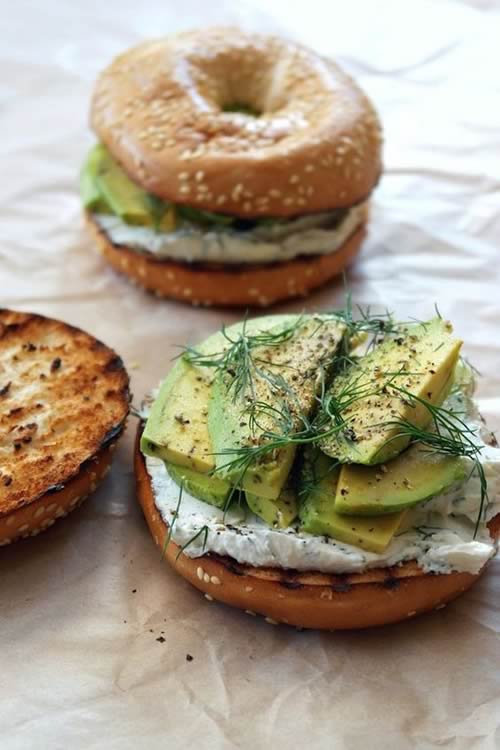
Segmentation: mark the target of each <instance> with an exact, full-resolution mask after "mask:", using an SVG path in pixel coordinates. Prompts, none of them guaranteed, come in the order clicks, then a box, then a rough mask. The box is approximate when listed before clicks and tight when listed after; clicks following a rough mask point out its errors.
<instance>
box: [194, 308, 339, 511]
mask: <svg viewBox="0 0 500 750" xmlns="http://www.w3.org/2000/svg"><path fill="white" fill-rule="evenodd" d="M279 331H280V328H279V326H277V327H275V328H273V329H272V333H276V334H278V333H279ZM344 332H345V326H344V325H343V324H339V323H338V321H336V320H333V319H331V318H329V317H327V316H324V317H322V316H319V315H318V316H307V317H305V318H302V319H300V318H299V319H298V322H297V325H296V329H295V330H294V332H293V335H292V336H291V337H290V338H288V339H286V340H285V341H282V342H281V343H279V344H277V345H275V346H270V345H263V346H259V347H256V348H255V350H254V351H253V353H252V357H253V361H254V362H256V363H257V367H255V368H254V369H253V370H252V376H251V383H250V382H247V383H246V385H245V387H242V388H241V390H240V391H236V389H235V388H234V379H235V372H234V369H233V368H228V369H227V370H226V371H224V372H220V373H218V375H217V376H216V378H215V380H214V383H213V385H212V391H211V397H210V402H209V408H208V429H209V433H210V438H211V440H212V445H213V450H214V454H215V463H216V466H217V472H218V474H219V476H221V477H223V478H224V479H227V480H228V481H229V482H231V484H235V485H238V486H241V487H242V488H243V489H245V490H247V491H248V492H250V493H252V494H255V495H258V496H259V497H266V498H269V499H271V500H275V499H276V498H278V497H279V495H280V493H281V491H282V489H283V487H284V485H285V482H286V480H287V478H288V475H289V473H290V469H291V467H292V464H293V461H294V458H295V452H296V446H295V445H294V444H293V443H290V444H288V445H286V446H285V447H283V448H279V449H276V450H274V451H272V452H264V453H263V454H261V455H260V457H256V458H255V459H254V460H251V453H250V452H249V453H248V454H247V455H248V456H249V460H250V461H251V462H250V463H248V464H243V465H242V464H241V462H239V463H238V458H240V457H241V455H242V454H241V453H239V452H238V451H241V450H242V449H243V451H245V450H246V449H249V451H251V450H252V449H253V448H254V447H256V446H259V445H265V443H266V442H269V441H270V438H269V433H278V434H282V433H283V429H284V428H283V424H282V422H283V421H284V422H286V423H287V425H286V427H287V429H288V430H289V431H290V432H296V431H299V430H300V429H301V428H302V429H303V426H304V422H303V421H302V419H301V418H305V419H308V418H309V417H310V416H311V415H312V412H313V411H314V408H315V406H316V404H317V394H318V392H319V390H320V388H321V387H322V384H323V380H322V378H321V372H323V373H324V379H325V381H326V382H327V381H328V377H329V374H330V371H331V368H332V366H333V363H334V360H335V354H336V352H337V350H338V347H339V345H340V343H341V341H342V339H343V336H344ZM252 404H253V405H255V404H257V410H256V412H254V416H255V419H252V418H251V416H250V414H249V411H248V409H249V407H250V408H251V407H252ZM266 433H267V434H266Z"/></svg>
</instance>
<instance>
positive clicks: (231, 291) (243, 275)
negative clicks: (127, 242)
mask: <svg viewBox="0 0 500 750" xmlns="http://www.w3.org/2000/svg"><path fill="white" fill-rule="evenodd" d="M86 218H87V226H88V228H89V230H90V231H91V233H92V235H93V237H94V239H95V241H96V243H97V246H98V247H99V250H100V251H101V253H102V254H103V255H104V257H105V258H106V259H107V260H108V261H109V262H110V263H111V265H113V266H114V267H115V268H116V269H117V270H118V271H120V272H121V273H124V274H126V275H127V276H128V277H129V278H131V279H132V280H133V281H134V282H135V283H137V284H138V285H140V286H142V287H144V288H145V289H146V290H147V291H149V292H153V293H154V294H156V295H157V296H159V297H169V298H171V299H176V300H179V301H181V302H189V303H191V304H194V305H224V306H228V307H267V306H268V305H272V304H275V303H276V302H279V301H281V300H285V299H292V298H293V297H299V296H305V295H306V294H308V293H309V292H310V291H312V290H313V289H316V288H318V287H320V286H322V285H323V284H326V283H327V282H328V281H330V280H331V279H333V278H335V276H338V275H339V274H340V273H341V272H342V271H343V270H344V268H346V267H347V266H348V265H349V264H350V263H351V262H352V261H353V260H354V258H355V256H356V254H357V253H358V250H359V249H360V246H361V243H362V241H363V238H364V237H365V234H366V229H365V225H362V226H361V227H359V229H357V230H356V231H355V232H354V233H353V234H352V235H351V236H350V237H349V239H348V240H347V241H346V242H345V243H344V244H343V245H342V247H341V248H339V249H338V250H336V251H335V252H333V253H331V254H329V255H315V256H311V257H307V258H305V257H304V258H297V259H296V260H291V261H287V262H285V263H275V264H272V265H259V266H251V265H250V266H248V265H245V266H237V267H234V268H229V267H227V266H208V265H198V264H188V263H177V262H175V261H170V260H164V259H161V260H158V259H155V258H154V257H153V256H151V255H150V254H149V255H148V254H146V253H139V252H137V251H136V250H131V249H129V248H126V247H123V246H122V245H114V244H113V243H112V241H111V240H110V238H109V237H108V235H107V234H106V233H105V232H104V231H103V230H102V229H101V228H100V227H99V226H98V225H97V223H96V222H95V221H94V219H93V218H92V215H91V214H87V217H86Z"/></svg>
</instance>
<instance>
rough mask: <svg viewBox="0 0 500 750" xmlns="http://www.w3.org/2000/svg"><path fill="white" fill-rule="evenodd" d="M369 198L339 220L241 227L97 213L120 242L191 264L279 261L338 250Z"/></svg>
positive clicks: (325, 217)
mask: <svg viewBox="0 0 500 750" xmlns="http://www.w3.org/2000/svg"><path fill="white" fill-rule="evenodd" d="M366 213H367V207H366V203H363V204H360V205H359V206H354V207H353V208H351V209H350V210H349V211H348V213H347V214H346V216H345V217H344V219H343V220H342V221H341V222H340V223H339V224H334V225H331V224H332V217H333V215H332V214H329V213H322V214H312V215H309V216H301V217H299V218H297V219H291V220H290V221H286V222H277V223H276V224H272V225H264V226H257V227H255V228H254V229H250V230H246V231H241V230H236V229H231V228H230V227H223V226H219V227H217V229H208V228H206V229H205V228H201V227H199V226H197V225H195V224H186V225H184V226H182V227H180V228H179V229H177V230H175V231H173V232H156V231H155V230H154V229H151V228H149V227H140V226H131V225H129V224H126V223H125V222H124V221H122V219H120V218H119V217H118V216H114V215H112V214H95V215H94V219H95V221H96V222H97V224H98V225H99V226H100V228H101V229H102V230H103V231H104V232H105V233H106V234H107V235H108V237H109V238H110V239H111V241H112V242H113V243H114V244H116V245H125V246H126V247H128V248H131V249H133V250H137V251H138V252H149V253H152V254H153V255H155V256H157V257H158V258H169V259H171V260H178V261H182V262H185V263H196V262H198V263H200V262H202V263H231V264H246V263H275V262H276V261H286V260H291V259H292V258H296V257H298V256H299V255H302V256H304V255H328V254H330V253H332V252H335V251H336V250H338V249H339V248H340V247H341V246H342V245H343V244H344V243H345V242H346V240H347V239H349V237H350V236H351V235H352V234H353V233H354V232H355V230H356V229H357V228H358V227H359V226H360V225H361V224H362V223H363V222H364V221H365V219H366Z"/></svg>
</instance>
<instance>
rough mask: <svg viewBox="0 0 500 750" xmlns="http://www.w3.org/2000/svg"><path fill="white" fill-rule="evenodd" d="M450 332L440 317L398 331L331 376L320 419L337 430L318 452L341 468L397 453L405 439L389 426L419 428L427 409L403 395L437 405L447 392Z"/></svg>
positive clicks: (452, 358) (454, 348)
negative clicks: (403, 422)
mask: <svg viewBox="0 0 500 750" xmlns="http://www.w3.org/2000/svg"><path fill="white" fill-rule="evenodd" d="M451 330H452V329H451V326H450V324H449V323H448V322H446V321H444V320H442V319H441V318H435V319H433V320H431V321H429V322H427V323H419V324H410V325H405V326H401V327H400V328H399V330H398V332H397V333H396V334H395V335H391V336H390V337H387V338H386V339H385V340H384V341H383V342H382V343H381V344H379V345H378V346H376V347H375V349H373V350H372V351H371V352H370V353H368V354H366V355H365V356H364V357H361V358H360V359H359V360H358V361H357V362H354V363H353V364H352V365H351V366H350V367H349V368H348V369H347V370H346V371H345V372H343V373H340V374H339V375H337V377H336V378H335V379H334V381H333V383H332V386H331V388H330V390H329V392H328V394H327V397H326V399H325V405H326V408H325V406H324V408H323V411H322V414H321V415H320V419H322V420H323V421H324V423H325V425H326V427H325V429H330V427H337V428H338V429H337V431H336V432H335V433H334V434H331V435H329V436H328V437H326V438H324V439H323V440H322V441H320V443H319V445H320V447H321V449H322V450H323V451H324V452H325V453H326V454H328V455H329V456H331V457H333V458H337V459H338V461H340V462H341V463H358V464H368V465H370V464H379V463H384V462H386V461H389V460H390V459H391V458H394V457H395V456H397V455H398V454H399V453H401V451H403V450H404V449H405V448H406V447H407V445H408V444H409V442H410V437H409V436H406V435H405V436H398V433H399V432H400V431H401V430H400V428H399V427H398V425H397V424H395V423H397V422H399V421H400V420H407V421H408V422H410V423H411V424H412V425H414V426H416V427H420V428H422V429H424V428H426V427H427V425H428V424H429V423H430V421H431V415H430V413H429V411H428V409H426V407H425V406H424V405H423V404H421V403H419V402H415V401H413V402H412V401H411V397H409V396H408V394H411V395H413V396H416V397H417V398H419V399H422V400H424V401H427V402H429V403H430V404H432V405H435V406H440V405H441V404H442V403H443V401H444V399H445V398H446V396H447V394H448V392H449V390H450V388H451V385H452V383H453V371H454V368H455V365H456V363H457V359H458V355H459V352H460V347H461V345H462V342H461V341H460V340H458V339H455V338H452V336H451ZM397 388H401V389H403V390H404V391H405V393H401V392H398V391H397V390H396V389H397ZM332 414H333V415H334V416H331V415H332Z"/></svg>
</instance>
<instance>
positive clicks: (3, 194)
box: [0, 0, 500, 750]
mask: <svg viewBox="0 0 500 750" xmlns="http://www.w3.org/2000/svg"><path fill="white" fill-rule="evenodd" d="M292 6H293V7H292ZM499 11H500V6H499V4H498V3H496V2H494V0H491V1H490V2H487V1H486V0H483V1H482V2H479V1H477V2H469V3H467V2H462V3H460V2H438V1H436V2H417V0H414V1H413V2H412V1H408V0H401V1H400V2H396V1H395V0H394V2H368V0H366V1H365V2H360V1H358V0H356V1H355V2H353V1H352V0H349V2H347V1H346V0H344V2H342V3H334V2H318V1H317V0H315V1H313V0H308V1H307V2H306V1H305V0H303V1H302V2H297V3H291V2H285V0H280V1H279V2H272V3H271V2H267V3H266V2H264V0H261V2H260V3H258V2H254V3H253V2H252V3H251V2H248V3H240V4H238V3H235V2H229V0H226V1H225V2H221V3H218V4H216V3H205V2H203V1H202V0H198V1H196V0H182V2H177V3H175V2H173V1H172V0H164V1H163V2H157V3H156V2H153V1H152V0H150V1H147V2H143V3H141V2H137V0H136V1H135V2H132V1H131V0H124V1H123V2H119V0H106V1H104V0H101V1H100V2H97V1H96V0H91V1H88V2H85V1H84V0H80V1H79V2H76V1H73V2H63V0H59V2H57V1H56V0H50V1H48V0H47V1H46V2H44V3H41V2H36V0H32V1H31V2H29V1H28V0H21V1H19V2H7V0H1V1H0V19H1V21H0V24H1V27H2V30H1V32H0V70H1V77H0V156H1V165H2V169H1V173H2V179H1V180H0V231H1V243H0V303H1V304H2V305H3V306H9V307H14V308H19V309H26V310H32V311H36V312H42V313H45V314H48V315H54V316H57V317H60V318H63V319H64V320H67V321H68V322H71V323H73V324H76V325H80V326H82V327H84V328H86V329H88V330H89V331H90V332H92V333H94V334H95V335H97V336H99V337H100V338H102V339H104V340H105V341H106V342H107V343H109V344H111V345H113V346H114V347H115V348H116V349H117V350H118V351H119V352H120V354H121V355H122V356H123V357H124V359H125V361H126V363H127V364H128V365H129V366H130V367H131V368H132V369H131V375H132V380H133V391H134V394H135V402H136V403H139V402H140V400H141V397H142V396H143V394H144V393H145V391H146V390H147V389H148V388H150V387H151V386H152V385H153V384H155V383H156V382H157V380H158V379H159V378H160V377H161V376H162V375H163V374H165V372H166V370H167V368H168V366H169V360H170V358H171V357H172V355H173V354H174V353H175V350H174V348H173V347H174V344H176V343H183V342H186V340H191V341H194V340H197V339H199V338H202V337H203V336H204V335H206V334H208V333H209V332H210V331H212V330H214V329H215V328H216V327H217V326H219V325H220V323H221V322H222V321H223V320H233V319H235V317H236V316H235V315H232V314H229V313H225V312H221V311H216V310H212V311H205V310H198V309H190V308H188V307H183V306H180V305H177V304H173V303H172V304H169V303H168V302H160V301H158V300H156V299H154V298H151V297H148V296H145V295H143V294H142V293H141V292H140V291H139V290H137V289H135V288H134V287H132V286H130V285H128V284H127V283H126V282H125V281H124V280H123V279H121V278H119V277H118V276H116V275H115V274H114V272H113V271H111V270H109V269H108V268H107V267H106V265H105V264H104V262H103V261H102V260H101V259H100V257H98V255H97V254H96V253H95V252H94V250H93V248H92V244H91V242H90V241H89V239H88V238H87V237H86V235H85V233H84V230H83V227H82V221H81V215H80V204H79V199H78V192H77V173H78V169H79V166H80V163H81V161H82V159H83V157H84V154H85V151H86V149H87V147H88V146H89V144H90V143H91V142H92V138H91V136H90V135H89V133H88V131H87V125H86V120H87V110H88V101H89V96H90V92H91V88H92V82H93V80H94V78H95V75H96V73H97V72H98V71H99V69H100V68H102V67H103V66H104V65H105V64H107V63H108V61H109V60H110V58H111V57H112V56H113V55H114V54H116V53H118V52H119V51H121V50H122V49H124V48H126V47H128V46H129V45H131V44H133V43H135V42H137V41H139V40H141V39H142V38H144V37H148V36H158V35H161V34H163V33H167V32H169V31H172V30H174V29H177V28H185V27H192V26H198V25H202V24H204V23H216V22H221V21H224V22H227V21H229V22H236V23H239V24H241V25H245V26H250V27H255V28H261V29H266V30H271V31H279V32H282V33H285V34H287V35H289V36H291V37H295V38H298V39H300V40H302V41H304V42H306V43H308V44H310V45H312V46H314V47H315V48H316V49H318V50H320V51H321V52H323V53H326V54H330V55H332V56H335V57H337V58H338V59H339V60H340V61H341V63H342V64H343V65H344V66H345V67H346V68H347V69H348V70H349V71H350V72H351V73H353V74H354V75H355V76H356V77H357V79H358V80H359V81H360V83H361V84H362V85H363V86H364V87H365V88H366V90H367V91H368V93H369V94H370V95H371V96H372V98H373V99H374V101H375V103H376V105H377V107H378V110H379V112H380V114H381V116H382V119H383V122H384V125H385V134H386V151H385V162H386V174H385V176H384V178H383V180H382V183H381V185H380V187H379V189H378V190H377V192H376V195H375V202H374V211H373V222H372V230H371V234H370V237H369V239H368V241H367V243H366V245H365V247H364V250H363V252H362V254H361V257H360V259H359V262H358V263H357V264H356V265H355V267H354V268H353V269H352V272H351V273H350V286H351V289H352V291H353V293H354V297H355V299H356V301H358V302H360V303H364V304H366V303H372V304H383V305H387V306H389V307H391V308H392V309H394V310H396V311H397V312H400V313H401V314H403V315H416V316H422V315H426V314H427V315H430V314H432V309H433V304H434V302H438V304H439V308H440V310H441V312H442V313H443V314H445V315H447V316H449V317H451V318H452V319H453V320H454V322H455V324H456V328H457V330H458V332H459V333H460V335H462V337H463V338H464V339H465V340H466V349H467V353H468V355H469V356H470V357H471V359H472V360H473V361H474V363H475V364H476V366H477V367H478V368H479V369H480V370H481V371H482V373H483V374H484V378H483V380H482V381H481V386H480V396H481V399H482V407H483V411H484V412H485V414H486V415H487V416H488V417H489V418H490V421H491V424H492V426H493V427H495V428H499V427H500V359H499V343H498V342H499V333H500V330H499V328H500V270H499V268H500V262H499V261H500V251H499V244H500V243H499V240H500V75H499V72H498V71H499V70H500V51H499V47H500V41H499V40H500V12H499ZM341 298H342V289H341V287H340V285H338V286H333V287H330V289H328V290H326V291H323V292H321V293H319V294H317V295H315V296H314V297H312V298H311V299H310V300H309V301H308V303H307V304H308V306H309V308H310V309H313V308H325V307H328V306H333V305H335V304H339V303H340V302H341ZM302 307H303V305H302V304H300V303H299V304H295V305H288V306H287V308H286V309H301V308H302ZM282 309H283V308H282ZM137 365H139V366H138V367H137ZM133 426H134V425H132V424H131V426H130V429H129V434H128V435H127V439H126V440H125V441H123V442H122V444H121V447H120V450H119V451H118V454H117V457H116V462H115V465H114V468H113V471H112V473H111V475H110V476H109V477H108V479H107V480H106V482H105V484H104V485H103V486H102V488H101V489H100V490H99V491H98V493H97V494H96V496H95V497H94V498H93V499H92V500H90V501H88V502H87V504H86V505H84V506H83V507H82V508H81V509H80V510H79V511H77V512H75V513H74V514H73V515H72V516H71V517H70V518H68V519H67V520H65V521H63V522H61V523H59V524H57V525H56V526H55V527H54V528H53V529H51V530H50V531H49V532H47V533H45V534H43V535H41V536H40V537H37V538H36V539H32V540H30V541H26V542H22V543H19V544H16V545H15V546H13V547H12V548H6V549H3V550H1V554H0V566H1V568H0V575H1V578H0V606H1V609H0V647H1V660H0V715H1V723H0V745H1V747H2V750H18V749H19V748H23V750H24V748H50V750H58V749H59V748H65V749H66V748H71V750H79V748H85V749H86V750H94V748H96V749H97V748H120V750H129V748H130V749H132V748H141V749H143V748H146V749H147V750H149V748H152V749H154V750H156V749H157V748H159V747H169V748H191V747H197V748H233V747H240V748H261V747H271V746H272V747H274V748H296V747H300V746H302V745H305V746H306V747H307V748H308V750H313V749H316V748H334V750H337V748H339V749H340V748H342V750H343V749H344V748H345V749H346V750H357V749H358V748H364V747H369V748H370V749H371V750H372V749H373V750H378V748H384V750H406V749H407V748H431V747H443V746H446V747H453V748H459V749H460V750H462V749H463V750H469V748H486V749H488V750H489V749H491V750H493V748H498V747H500V729H499V726H500V720H499V717H500V656H499V647H500V605H499V601H500V599H499V595H500V564H499V563H498V562H496V563H494V564H493V565H492V566H491V568H490V571H489V573H488V574H487V577H485V579H484V580H483V581H482V582H481V583H480V584H479V585H478V586H477V587H476V588H475V589H474V590H473V591H472V592H471V593H470V594H468V595H466V596H464V597H463V599H461V600H460V601H459V602H457V603H456V604H455V605H452V606H450V607H449V608H448V609H445V610H443V611H440V612H437V613H434V614H433V615H431V616H429V617H427V618H421V619H419V620H418V621H417V620H415V621H413V622H411V623H409V624H406V625H401V626H395V627H391V628H387V629H382V630H378V631H373V632H367V633H351V634H315V633H298V632H295V631H292V630H288V629H286V628H282V627H280V628H273V627H271V626H269V625H267V624H265V623H263V622H261V621H259V620H256V619H250V618H248V617H247V616H245V615H244V614H240V613H238V612H234V611H231V610H229V609H228V608H226V607H224V606H222V605H216V604H209V603H208V602H206V600H204V599H203V598H202V597H200V596H199V594H197V593H196V592H195V591H193V590H191V589H190V588H189V587H188V585H187V584H185V583H184V582H183V581H182V580H181V579H180V578H178V577H177V576H175V575H174V574H173V573H171V572H170V570H169V569H168V568H166V566H164V564H163V563H162V562H161V561H160V560H159V558H158V553H157V551H156V549H155V547H154V545H153V543H152V541H151V540H150V538H149V535H148V533H147V531H146V528H145V524H144V522H143V520H142V517H141V514H140V512H139V510H138V508H137V506H136V504H135V500H134V490H133V481H132V469H131V447H132V432H133ZM133 590H136V592H135V593H133ZM151 631H153V632H151ZM161 634H163V636H164V638H165V642H164V643H159V642H157V641H156V638H157V637H159V636H160V635H161ZM187 653H189V654H192V656H193V657H194V659H193V661H192V662H187V661H186V654H187Z"/></svg>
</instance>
